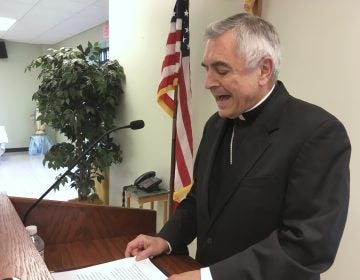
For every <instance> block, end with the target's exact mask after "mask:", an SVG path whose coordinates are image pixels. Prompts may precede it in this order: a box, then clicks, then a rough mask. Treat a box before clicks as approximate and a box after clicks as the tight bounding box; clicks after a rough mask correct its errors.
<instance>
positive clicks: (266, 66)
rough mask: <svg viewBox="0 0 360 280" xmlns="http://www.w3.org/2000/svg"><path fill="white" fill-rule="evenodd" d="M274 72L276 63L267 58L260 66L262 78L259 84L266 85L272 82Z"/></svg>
mask: <svg viewBox="0 0 360 280" xmlns="http://www.w3.org/2000/svg"><path fill="white" fill-rule="evenodd" d="M273 71H274V62H273V60H272V59H271V58H270V57H268V56H267V57H265V58H263V60H262V61H261V65H260V77H259V84H260V85H262V86H263V85H265V84H267V83H268V82H269V80H271V78H272V74H273Z"/></svg>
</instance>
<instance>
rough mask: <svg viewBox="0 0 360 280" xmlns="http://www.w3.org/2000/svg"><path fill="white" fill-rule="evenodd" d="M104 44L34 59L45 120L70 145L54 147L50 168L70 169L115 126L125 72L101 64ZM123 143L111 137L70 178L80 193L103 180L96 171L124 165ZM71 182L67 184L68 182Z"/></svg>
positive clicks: (36, 95) (111, 63) (48, 157)
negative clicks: (81, 155) (121, 147)
mask: <svg viewBox="0 0 360 280" xmlns="http://www.w3.org/2000/svg"><path fill="white" fill-rule="evenodd" d="M99 53H100V46H99V43H98V42H95V43H90V42H88V44H87V46H86V47H83V46H82V45H79V46H77V47H76V48H65V47H64V48H60V49H59V50H55V49H49V53H48V54H46V55H43V56H40V57H38V58H36V59H35V60H33V61H32V62H31V63H30V65H29V66H27V67H26V68H25V72H26V71H31V70H32V69H34V68H39V69H40V74H39V76H38V78H39V80H40V85H39V88H38V90H37V91H36V92H35V93H34V94H33V97H32V98H33V100H36V101H37V102H38V104H39V111H40V113H41V116H40V117H39V120H41V121H42V122H45V123H47V124H48V125H50V126H51V127H53V128H54V129H55V130H56V131H58V132H59V133H63V134H64V135H65V136H66V137H67V138H68V139H69V143H59V144H56V145H54V146H53V147H52V148H51V149H50V151H49V152H48V153H47V154H46V155H45V158H44V163H47V164H48V166H49V167H50V168H54V169H59V168H66V167H68V166H70V165H71V164H72V163H73V162H74V161H75V160H76V158H77V157H78V156H79V155H80V154H81V153H82V152H83V151H85V150H86V148H87V147H88V145H89V144H90V143H92V142H93V141H94V140H95V139H97V138H98V137H99V136H100V135H102V134H103V133H104V132H105V131H107V130H109V129H111V128H114V127H115V125H114V121H115V117H116V112H117V110H118V107H119V102H120V95H121V94H122V93H123V92H124V89H123V87H124V83H125V74H124V69H123V67H122V66H121V65H120V64H119V62H118V61H116V60H109V61H107V62H106V63H103V64H101V63H100V61H99ZM121 161H122V158H121V149H120V145H118V144H115V143H114V142H113V140H112V138H108V139H105V140H104V141H102V142H101V143H99V145H98V146H97V147H96V149H95V150H94V151H93V152H92V153H91V154H90V155H88V156H87V157H86V158H85V159H84V160H82V161H81V162H80V164H79V165H78V166H77V167H76V169H75V170H74V171H73V172H72V173H71V174H70V175H69V176H68V177H69V179H70V180H71V186H72V187H74V188H76V189H77V190H78V193H79V195H85V194H89V193H88V191H89V190H90V193H91V192H92V190H93V189H94V179H97V180H100V181H102V180H103V176H101V175H99V174H98V172H97V171H96V170H100V171H102V170H104V169H105V168H107V167H109V166H110V165H111V164H112V163H120V162H121ZM64 183H66V180H63V182H62V184H64Z"/></svg>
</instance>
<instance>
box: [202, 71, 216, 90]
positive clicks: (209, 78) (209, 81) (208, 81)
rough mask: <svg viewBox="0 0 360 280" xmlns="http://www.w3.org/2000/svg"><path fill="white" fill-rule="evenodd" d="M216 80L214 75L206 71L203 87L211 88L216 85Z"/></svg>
mask: <svg viewBox="0 0 360 280" xmlns="http://www.w3.org/2000/svg"><path fill="white" fill-rule="evenodd" d="M218 85H219V83H218V81H217V80H216V79H215V78H214V76H213V75H212V74H211V73H210V72H209V71H208V72H206V76H205V88H206V89H211V88H212V87H214V86H218Z"/></svg>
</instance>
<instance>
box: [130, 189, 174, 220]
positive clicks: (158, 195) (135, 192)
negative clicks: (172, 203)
mask: <svg viewBox="0 0 360 280" xmlns="http://www.w3.org/2000/svg"><path fill="white" fill-rule="evenodd" d="M125 197H126V207H128V208H129V207H130V199H133V200H135V201H136V202H137V203H138V204H139V208H143V205H144V203H148V202H150V208H151V210H154V202H155V201H162V202H163V211H164V212H163V213H164V216H163V224H165V223H166V221H167V219H168V200H169V190H166V189H159V190H156V191H153V192H146V191H143V190H140V189H138V188H137V187H136V186H129V187H127V188H126V189H125Z"/></svg>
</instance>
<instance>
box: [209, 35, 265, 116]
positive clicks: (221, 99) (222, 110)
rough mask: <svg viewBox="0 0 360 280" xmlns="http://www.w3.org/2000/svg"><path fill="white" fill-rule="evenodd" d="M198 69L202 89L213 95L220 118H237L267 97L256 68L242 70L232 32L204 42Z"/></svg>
mask: <svg viewBox="0 0 360 280" xmlns="http://www.w3.org/2000/svg"><path fill="white" fill-rule="evenodd" d="M202 65H203V66H204V68H205V69H206V79H205V88H207V89H209V90H210V91H211V93H212V94H213V96H214V98H215V101H216V104H217V106H218V109H219V115H220V117H223V118H225V117H226V118H232V119H233V118H236V117H238V116H239V115H240V114H242V113H243V112H245V111H247V110H248V109H250V108H251V107H253V106H254V105H256V103H258V102H259V101H260V100H261V99H262V97H263V96H265V95H266V93H267V92H264V88H263V87H262V84H261V83H262V82H259V81H260V80H261V69H260V67H256V68H253V69H247V68H246V67H245V61H244V59H243V58H242V57H241V56H240V55H239V54H238V52H237V46H236V41H235V35H234V33H233V32H232V31H228V32H226V33H224V34H222V35H221V36H219V37H217V38H214V39H209V40H208V41H207V43H206V46H205V53H204V58H203V62H202Z"/></svg>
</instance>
